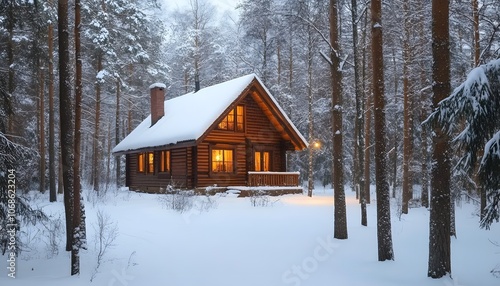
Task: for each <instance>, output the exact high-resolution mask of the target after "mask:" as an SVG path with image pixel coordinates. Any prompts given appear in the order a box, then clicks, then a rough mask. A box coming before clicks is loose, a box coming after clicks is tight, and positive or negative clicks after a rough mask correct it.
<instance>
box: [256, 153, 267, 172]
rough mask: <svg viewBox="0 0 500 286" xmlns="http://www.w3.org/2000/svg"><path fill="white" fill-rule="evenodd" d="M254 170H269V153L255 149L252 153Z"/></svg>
mask: <svg viewBox="0 0 500 286" xmlns="http://www.w3.org/2000/svg"><path fill="white" fill-rule="evenodd" d="M254 161H255V171H257V172H259V171H265V172H267V171H269V170H270V169H271V153H270V152H267V151H266V152H260V151H256V152H255V154H254Z"/></svg>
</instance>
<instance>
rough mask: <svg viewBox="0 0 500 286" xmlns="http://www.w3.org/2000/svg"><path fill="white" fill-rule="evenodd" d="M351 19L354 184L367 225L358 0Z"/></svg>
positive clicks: (355, 2)
mask: <svg viewBox="0 0 500 286" xmlns="http://www.w3.org/2000/svg"><path fill="white" fill-rule="evenodd" d="M351 9H352V10H351V21H352V50H353V51H354V91H355V94H356V120H355V128H354V129H355V130H356V135H355V136H356V139H355V142H356V144H355V150H356V153H357V160H356V162H355V164H354V165H355V166H356V167H355V170H354V173H355V177H354V179H355V181H354V185H355V186H356V190H359V201H360V203H361V225H364V226H366V225H367V218H366V194H365V180H364V176H363V175H362V170H363V168H364V164H365V156H364V149H365V144H364V143H365V142H364V138H363V126H364V120H365V118H364V112H365V111H364V106H363V102H364V98H363V92H362V91H361V84H360V79H359V52H358V24H357V21H358V4H357V0H351Z"/></svg>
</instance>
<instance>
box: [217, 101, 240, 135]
mask: <svg viewBox="0 0 500 286" xmlns="http://www.w3.org/2000/svg"><path fill="white" fill-rule="evenodd" d="M217 128H219V129H221V130H230V131H235V130H236V131H238V132H243V131H245V108H244V107H243V105H238V106H237V107H236V108H235V109H233V110H231V111H230V112H229V114H228V115H227V116H226V117H225V118H224V119H222V120H221V122H220V123H219V125H218V126H217Z"/></svg>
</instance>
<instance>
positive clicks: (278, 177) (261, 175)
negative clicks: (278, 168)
mask: <svg viewBox="0 0 500 286" xmlns="http://www.w3.org/2000/svg"><path fill="white" fill-rule="evenodd" d="M299 175H300V173H299V172H248V186H249V187H257V186H278V187H297V186H298V185H299Z"/></svg>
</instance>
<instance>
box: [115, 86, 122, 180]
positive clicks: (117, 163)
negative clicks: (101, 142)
mask: <svg viewBox="0 0 500 286" xmlns="http://www.w3.org/2000/svg"><path fill="white" fill-rule="evenodd" d="M115 119H116V121H115V146H116V145H118V143H120V79H119V78H117V79H116V118H115ZM115 160H116V161H115V167H116V186H117V187H120V184H121V182H120V174H121V170H120V169H121V167H120V156H116V157H115Z"/></svg>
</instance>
